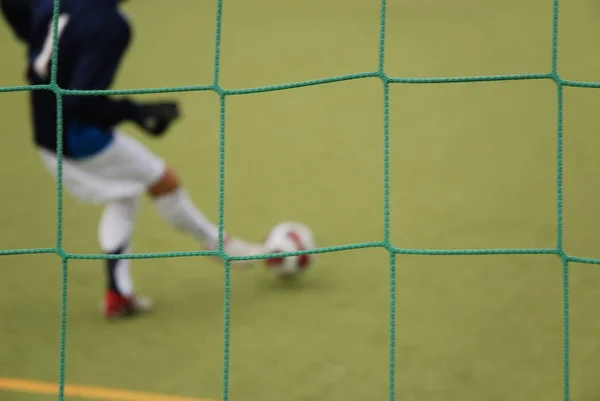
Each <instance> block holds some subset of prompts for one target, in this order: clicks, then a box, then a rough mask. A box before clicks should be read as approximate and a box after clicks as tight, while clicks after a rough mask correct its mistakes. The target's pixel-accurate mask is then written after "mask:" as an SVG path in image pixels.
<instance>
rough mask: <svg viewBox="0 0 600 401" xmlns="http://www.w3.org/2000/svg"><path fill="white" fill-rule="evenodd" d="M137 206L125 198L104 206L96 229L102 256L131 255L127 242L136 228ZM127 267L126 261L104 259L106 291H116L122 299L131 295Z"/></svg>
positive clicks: (135, 201)
mask: <svg viewBox="0 0 600 401" xmlns="http://www.w3.org/2000/svg"><path fill="white" fill-rule="evenodd" d="M138 204H139V199H138V198H127V199H122V200H119V201H115V202H112V203H110V204H108V205H106V207H105V208H104V212H103V214H102V218H101V219H100V224H99V226H98V239H99V241H100V246H101V247H102V251H103V252H104V253H107V254H123V253H129V252H131V250H130V241H131V236H132V234H133V229H134V227H135V215H136V212H137V207H138ZM129 266H130V261H129V260H125V259H112V260H106V269H107V276H108V277H107V281H108V289H109V290H116V291H118V292H119V293H120V294H121V295H123V296H130V295H132V294H133V281H132V280H131V275H130V272H129Z"/></svg>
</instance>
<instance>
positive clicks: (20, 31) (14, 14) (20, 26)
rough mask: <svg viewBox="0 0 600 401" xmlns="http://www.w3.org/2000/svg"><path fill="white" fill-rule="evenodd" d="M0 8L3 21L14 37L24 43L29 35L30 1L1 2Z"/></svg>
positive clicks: (2, 0)
mask: <svg viewBox="0 0 600 401" xmlns="http://www.w3.org/2000/svg"><path fill="white" fill-rule="evenodd" d="M0 7H1V9H2V15H4V19H5V20H6V22H8V24H9V25H10V26H11V28H12V30H13V32H14V33H15V35H16V36H17V37H18V38H19V39H21V40H22V41H24V42H27V41H29V35H30V16H31V8H30V7H31V5H30V0H1V1H0Z"/></svg>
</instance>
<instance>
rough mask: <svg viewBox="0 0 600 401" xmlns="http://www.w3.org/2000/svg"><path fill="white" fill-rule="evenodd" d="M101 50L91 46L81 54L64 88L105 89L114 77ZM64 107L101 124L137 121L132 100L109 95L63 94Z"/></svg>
mask: <svg viewBox="0 0 600 401" xmlns="http://www.w3.org/2000/svg"><path fill="white" fill-rule="evenodd" d="M111 67H112V66H111V65H107V63H106V60H105V59H104V58H103V55H102V53H101V52H95V51H93V50H90V51H86V52H85V53H84V54H80V55H79V57H78V60H77V61H76V64H75V68H74V74H73V75H72V77H71V80H70V82H69V83H68V85H67V87H65V88H64V89H79V90H105V89H108V88H109V86H110V83H111V81H112V78H113V73H112V72H111V71H110V69H111ZM63 107H64V109H65V111H66V112H68V113H69V114H70V115H72V116H77V118H79V119H81V120H83V121H86V122H88V123H91V124H96V125H99V126H102V127H103V128H110V127H113V126H115V125H117V124H119V123H121V122H123V121H136V120H137V119H138V118H139V117H138V114H139V107H138V105H137V104H136V103H134V102H133V101H131V100H129V99H126V98H123V99H114V98H111V97H109V96H80V95H77V96H65V97H64V98H63Z"/></svg>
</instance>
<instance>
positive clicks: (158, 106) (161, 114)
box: [136, 102, 179, 136]
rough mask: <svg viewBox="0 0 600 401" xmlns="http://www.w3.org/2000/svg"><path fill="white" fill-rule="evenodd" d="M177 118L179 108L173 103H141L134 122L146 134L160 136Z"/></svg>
mask: <svg viewBox="0 0 600 401" xmlns="http://www.w3.org/2000/svg"><path fill="white" fill-rule="evenodd" d="M178 117H179V107H178V105H177V103H175V102H158V103H145V104H144V103H143V104H141V105H140V113H139V116H138V118H137V119H136V122H137V124H138V125H139V126H140V127H141V128H142V129H143V130H144V131H146V132H147V133H149V134H151V135H154V136H160V135H162V134H164V133H165V132H166V131H167V129H168V128H169V126H170V125H171V123H172V122H173V121H175V120H176V119H177V118H178Z"/></svg>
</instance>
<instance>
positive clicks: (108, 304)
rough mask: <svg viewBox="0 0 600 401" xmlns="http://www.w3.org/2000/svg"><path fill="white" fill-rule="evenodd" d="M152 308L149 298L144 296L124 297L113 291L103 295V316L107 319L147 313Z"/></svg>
mask: <svg viewBox="0 0 600 401" xmlns="http://www.w3.org/2000/svg"><path fill="white" fill-rule="evenodd" d="M152 307H153V305H152V301H151V300H150V298H147V297H144V296H140V295H136V296H131V297H124V296H123V295H121V294H119V293H118V292H115V291H107V292H106V294H105V295H104V316H105V317H106V318H108V319H115V318H120V317H130V316H133V315H137V314H140V313H147V312H150V311H151V310H152Z"/></svg>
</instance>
